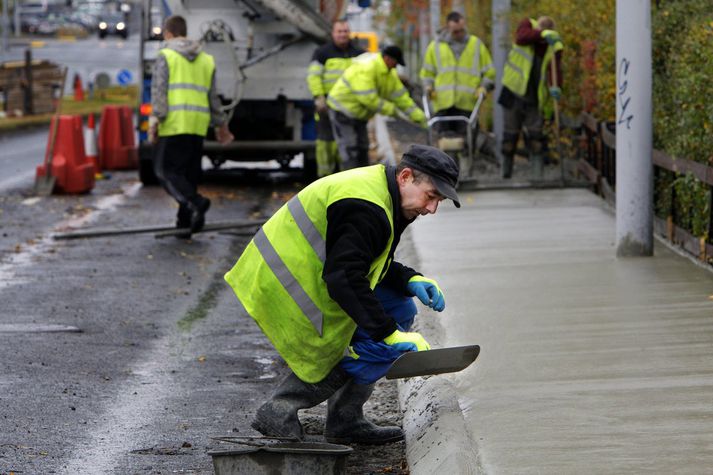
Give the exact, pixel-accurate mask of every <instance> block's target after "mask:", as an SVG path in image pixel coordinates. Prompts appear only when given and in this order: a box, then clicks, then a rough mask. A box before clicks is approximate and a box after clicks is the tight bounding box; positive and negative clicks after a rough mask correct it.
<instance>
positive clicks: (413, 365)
mask: <svg viewBox="0 0 713 475" xmlns="http://www.w3.org/2000/svg"><path fill="white" fill-rule="evenodd" d="M479 353H480V346H478V345H467V346H454V347H452V348H439V349H437V350H428V351H409V352H407V353H404V354H403V355H401V356H399V358H398V359H397V360H396V361H394V363H393V364H392V365H391V367H390V368H389V371H387V372H386V379H399V378H412V377H414V376H427V375H432V374H443V373H455V372H458V371H461V370H464V369H465V368H467V367H468V366H470V364H471V363H472V362H473V361H475V359H476V358H477V357H478V354H479Z"/></svg>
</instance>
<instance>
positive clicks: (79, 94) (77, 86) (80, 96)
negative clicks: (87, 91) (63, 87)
mask: <svg viewBox="0 0 713 475" xmlns="http://www.w3.org/2000/svg"><path fill="white" fill-rule="evenodd" d="M74 100H75V101H83V100H84V88H82V78H81V77H79V74H75V75H74Z"/></svg>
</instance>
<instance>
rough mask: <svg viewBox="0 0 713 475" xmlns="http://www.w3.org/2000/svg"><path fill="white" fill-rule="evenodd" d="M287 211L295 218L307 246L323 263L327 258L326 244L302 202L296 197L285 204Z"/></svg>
mask: <svg viewBox="0 0 713 475" xmlns="http://www.w3.org/2000/svg"><path fill="white" fill-rule="evenodd" d="M287 209H288V210H290V213H292V217H293V218H295V223H297V227H298V228H300V231H302V234H304V237H305V238H306V239H307V242H309V245H310V246H312V249H314V253H315V254H317V257H319V260H320V261H321V262H322V263H324V260H325V258H326V256H327V244H326V243H325V242H324V239H323V238H322V235H321V234H319V231H318V230H317V227H316V226H315V225H314V223H313V222H312V220H311V219H309V216H308V215H307V211H305V208H304V206H302V202H301V201H300V200H299V198H298V197H297V196H295V197H293V198H292V199H291V200H290V201H288V202H287Z"/></svg>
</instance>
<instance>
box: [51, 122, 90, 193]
mask: <svg viewBox="0 0 713 475" xmlns="http://www.w3.org/2000/svg"><path fill="white" fill-rule="evenodd" d="M55 120H56V117H53V118H52V124H50V130H52V127H54V122H55ZM50 142H51V134H50V138H49V139H48V140H47V152H49V148H50V146H51V143H50ZM47 152H45V153H47ZM50 158H51V170H52V171H51V173H52V176H54V177H55V178H56V182H55V188H54V189H55V191H57V192H60V193H87V192H88V191H90V190H91V189H92V188H94V163H92V161H91V160H89V159H88V158H87V156H86V154H85V153H84V137H83V136H82V118H81V117H80V116H78V115H61V116H59V123H58V124H57V138H56V139H55V144H54V151H53V153H52V157H50ZM45 173H46V169H45V165H44V164H43V165H39V166H38V167H37V176H38V177H42V176H45Z"/></svg>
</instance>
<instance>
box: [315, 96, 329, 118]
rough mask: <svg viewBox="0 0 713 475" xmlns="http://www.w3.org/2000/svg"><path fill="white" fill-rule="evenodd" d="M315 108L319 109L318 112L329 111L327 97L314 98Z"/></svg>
mask: <svg viewBox="0 0 713 475" xmlns="http://www.w3.org/2000/svg"><path fill="white" fill-rule="evenodd" d="M314 108H315V109H316V110H317V113H318V114H324V113H325V112H327V98H325V97H324V96H317V97H315V98H314Z"/></svg>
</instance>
